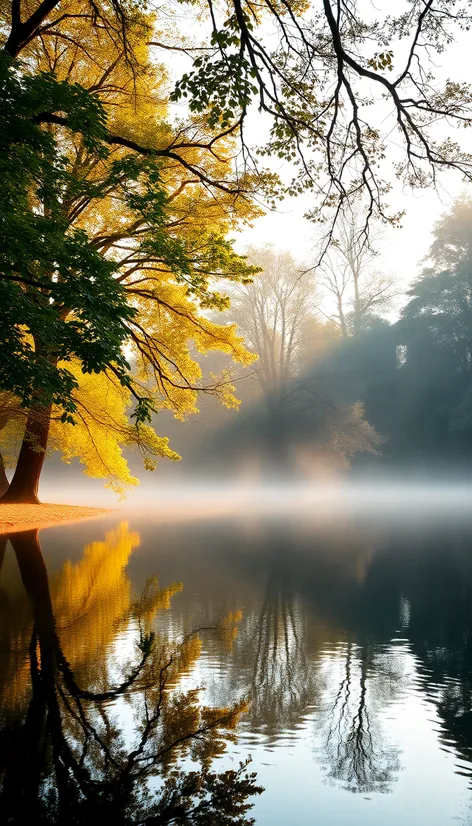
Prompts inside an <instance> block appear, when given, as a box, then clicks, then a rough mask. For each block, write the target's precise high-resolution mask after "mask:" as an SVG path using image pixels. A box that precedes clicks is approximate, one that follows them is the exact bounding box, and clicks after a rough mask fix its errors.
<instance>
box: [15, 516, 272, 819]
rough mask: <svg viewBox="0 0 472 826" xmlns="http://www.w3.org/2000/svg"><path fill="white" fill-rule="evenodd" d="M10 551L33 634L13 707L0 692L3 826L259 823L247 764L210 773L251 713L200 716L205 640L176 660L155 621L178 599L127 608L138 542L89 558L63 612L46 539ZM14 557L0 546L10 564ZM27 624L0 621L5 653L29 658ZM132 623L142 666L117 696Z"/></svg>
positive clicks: (128, 537) (31, 537)
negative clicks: (127, 712) (187, 681)
mask: <svg viewBox="0 0 472 826" xmlns="http://www.w3.org/2000/svg"><path fill="white" fill-rule="evenodd" d="M9 540H10V542H11V545H12V547H13V550H14V553H15V556H16V560H17V563H18V568H19V571H20V575H21V580H22V583H23V586H24V592H25V594H26V595H27V600H28V602H29V607H30V612H31V622H30V624H29V629H28V637H29V638H28V640H27V658H26V661H27V665H28V670H29V679H28V680H27V676H28V675H27V672H26V671H25V667H24V663H23V661H22V660H20V661H18V658H17V657H16V658H15V657H13V660H11V661H10V662H9V663H8V667H9V671H10V674H9V676H10V677H11V682H12V684H13V685H14V686H15V690H16V693H17V696H16V697H12V696H11V694H10V696H9V683H8V682H7V681H4V682H2V683H1V684H0V685H1V687H2V717H3V719H2V731H1V733H0V780H1V789H0V808H1V811H2V822H3V823H5V824H24V823H34V824H42V823H44V824H53V823H54V824H55V823H57V824H82V823H86V822H87V821H91V822H100V823H101V824H103V826H106V825H107V824H110V826H111V824H113V826H120V824H123V826H124V824H127V826H131V824H138V823H139V824H148V825H149V826H152V824H156V826H157V824H173V823H175V824H177V823H178V824H207V825H208V826H213V824H215V826H216V824H218V826H220V824H221V826H224V825H225V824H228V826H229V825H230V824H241V826H244V825H246V826H247V824H250V823H252V822H253V821H252V819H251V818H249V817H248V811H249V809H250V808H251V805H252V804H251V803H250V802H248V798H249V797H250V796H251V795H254V794H258V793H260V792H261V791H262V790H261V789H260V788H259V787H257V786H256V783H255V775H254V774H249V773H248V772H247V771H246V765H247V764H241V765H240V767H239V768H238V769H236V770H231V771H226V772H221V773H216V772H214V771H212V770H211V764H212V761H213V759H214V758H215V757H217V756H219V755H221V754H222V753H223V752H224V750H225V744H226V741H227V740H228V739H234V737H235V733H234V732H235V726H236V724H237V721H238V718H239V716H240V714H241V712H242V711H243V710H244V708H245V707H244V705H243V704H239V705H236V706H234V707H232V708H217V709H214V708H208V707H204V706H202V705H201V703H200V701H199V693H198V691H195V690H192V691H187V692H183V691H182V690H180V689H179V680H180V678H181V676H182V674H184V673H185V671H186V670H188V669H189V668H190V667H191V665H192V663H193V662H195V661H196V659H197V658H198V656H199V653H200V640H199V637H198V634H197V633H194V634H190V635H189V636H188V637H187V638H186V639H184V640H183V642H181V643H180V644H179V645H175V646H174V647H173V648H172V647H170V646H169V645H165V644H164V643H162V642H161V641H160V640H158V639H157V638H156V635H155V633H154V632H153V631H152V620H153V618H154V615H155V613H156V611H157V610H159V609H160V608H162V607H165V606H166V605H167V604H168V603H169V599H170V597H171V595H172V593H175V590H177V589H178V586H173V587H171V588H170V589H163V590H159V589H158V587H157V583H156V581H155V580H153V581H151V582H150V583H149V584H148V586H147V588H146V590H145V592H144V593H143V595H142V598H141V599H140V600H139V601H137V602H132V601H131V599H130V590H129V583H128V581H127V578H126V576H125V574H124V565H125V564H126V561H127V556H129V553H130V552H131V550H132V547H133V545H135V544H136V543H137V542H138V541H139V537H137V535H136V534H134V535H132V534H129V532H128V531H127V528H126V526H121V528H120V529H119V531H118V532H112V533H111V534H109V535H108V536H107V542H105V543H94V544H93V545H92V546H89V548H88V549H87V550H86V552H85V554H84V557H83V559H82V560H81V562H80V563H79V564H78V565H77V566H71V565H70V563H69V564H68V565H66V566H65V569H64V570H63V572H62V574H61V577H62V585H63V587H62V588H59V590H58V591H57V592H56V597H55V599H53V598H52V596H51V592H52V591H53V590H54V589H51V588H50V585H49V579H48V573H47V569H46V566H45V563H44V560H43V557H42V554H41V549H40V545H39V540H38V533H37V531H25V532H22V533H13V534H11V535H10V536H9ZM5 547H6V542H5V541H2V543H1V544H0V552H1V555H2V556H1V559H2V561H3V557H4V554H5ZM120 555H121V556H120ZM114 566H115V567H114ZM113 567H114V574H113ZM67 583H68V588H67V587H66V584H67ZM104 597H105V598H104ZM68 599H69V602H68V601H67V600H68ZM16 608H18V606H16ZM18 616H20V617H24V614H23V611H18V610H15V612H14V613H13V612H12V613H11V614H10V619H11V620H12V621H11V623H8V615H7V614H6V612H5V611H3V612H2V617H1V630H2V636H3V643H2V653H3V652H5V650H6V651H7V652H8V651H10V652H11V650H13V651H15V650H16V652H17V653H18V652H19V651H20V650H21V642H22V640H23V641H24V640H25V634H26V629H25V626H24V622H23V623H22V624H21V625H20V626H19V627H18V626H17V627H15V619H16V617H18ZM58 616H59V617H60V618H61V623H60V626H59V623H58ZM130 619H131V620H132V621H134V623H135V625H136V628H137V629H138V631H139V633H138V642H137V649H136V655H135V656H134V657H133V660H132V662H130V663H127V664H126V667H125V669H124V670H123V673H122V674H121V677H120V678H119V679H118V680H117V681H116V683H115V684H114V685H110V678H109V676H108V673H107V667H108V666H104V664H103V658H104V657H105V655H106V654H107V653H109V651H108V652H107V649H106V645H105V643H106V642H107V641H108V643H110V642H111V641H112V640H113V638H114V635H115V633H116V631H117V628H118V627H119V626H120V625H121V627H125V626H126V623H128V624H129V622H130ZM61 627H62V631H61ZM87 631H88V632H90V638H91V641H90V645H91V648H90V652H91V655H90V658H89V662H87V638H86V637H84V634H86V633H87ZM77 632H78V633H79V635H80V637H79V636H77ZM225 632H226V633H227V629H225ZM63 640H64V642H63ZM67 641H68V655H66V650H67ZM97 653H98V654H99V655H100V656H99V658H98V660H97ZM74 661H75V663H76V664H77V666H78V670H79V671H82V672H83V674H85V675H86V677H87V679H86V680H85V682H84V683H82V682H81V681H79V679H78V678H77V677H76V672H75V668H74V665H73V664H74ZM84 666H86V667H84ZM15 671H16V673H15ZM27 683H29V685H28V684H27ZM8 700H9V701H10V702H6V701H8ZM120 704H121V707H124V705H131V708H132V710H133V715H134V718H135V726H134V731H133V732H132V733H129V734H128V735H127V734H126V733H125V730H124V728H123V726H122V725H120V720H119V718H120ZM185 757H188V758H190V759H191V761H192V771H188V772H184V771H182V769H179V768H178V767H177V761H179V762H180V761H182V759H184V758H185Z"/></svg>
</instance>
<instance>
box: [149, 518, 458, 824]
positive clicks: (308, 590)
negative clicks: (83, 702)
mask: <svg viewBox="0 0 472 826" xmlns="http://www.w3.org/2000/svg"><path fill="white" fill-rule="evenodd" d="M164 532H165V537H166V545H167V546H168V547H169V548H171V549H172V554H171V553H170V552H169V555H168V556H166V557H165V558H164V559H162V560H161V561H162V563H163V570H165V572H166V577H167V578H168V579H169V578H171V577H172V576H173V575H174V573H175V572H178V571H186V572H187V574H188V581H189V583H191V584H190V587H189V588H187V587H186V589H185V591H184V592H183V594H182V596H181V597H180V596H179V600H178V603H175V605H173V606H172V607H171V611H170V614H171V617H172V625H173V627H175V626H176V625H177V627H178V626H179V624H183V623H185V622H187V623H188V622H189V620H191V622H193V623H196V624H198V623H199V622H207V621H209V622H211V621H214V620H215V618H216V617H217V616H218V613H219V612H220V611H221V610H222V607H223V606H225V605H228V604H233V605H236V604H237V605H238V607H239V608H241V610H242V614H243V621H242V623H241V627H240V630H239V632H238V635H237V638H236V639H235V643H234V647H233V650H232V652H231V655H229V654H228V653H227V652H226V653H225V652H224V651H222V650H221V649H218V647H217V646H216V645H212V646H209V647H208V648H207V649H206V652H205V658H204V661H203V664H202V669H201V670H200V671H199V678H200V679H202V680H203V682H205V684H208V686H209V688H208V696H209V697H210V698H211V700H212V702H219V703H221V702H228V701H230V700H232V699H235V698H236V697H238V696H241V695H246V696H249V697H250V698H251V700H252V702H251V705H250V708H249V712H248V714H247V715H246V716H245V717H244V719H243V721H242V728H243V737H242V742H243V743H244V744H245V746H246V747H247V748H248V749H249V750H251V751H253V753H254V752H255V753H257V755H258V757H257V760H259V761H261V765H264V763H263V762H262V761H263V760H264V759H268V758H264V757H263V754H262V751H261V749H264V750H270V751H271V755H275V756H274V757H272V756H271V758H270V760H271V761H275V763H271V765H275V764H277V761H278V760H280V761H281V764H282V757H280V758H279V757H278V756H277V753H276V752H279V751H280V752H282V750H287V753H288V750H290V755H291V759H293V761H294V765H296V764H297V762H298V763H299V764H300V766H301V764H302V756H301V754H300V749H301V748H302V745H303V744H305V743H307V742H309V743H310V747H311V759H312V761H313V767H314V766H315V765H316V764H318V766H319V767H320V769H321V770H322V778H323V782H324V784H325V785H327V786H328V787H332V788H333V789H335V790H340V789H342V790H344V791H348V792H353V793H357V796H358V797H360V798H362V799H364V797H365V798H370V797H371V796H372V795H385V793H387V792H390V793H394V795H395V794H397V788H399V791H398V793H399V794H400V793H401V788H402V787H403V788H404V787H405V782H409V781H408V779H406V781H405V776H404V773H405V770H406V771H407V773H408V774H409V776H410V777H413V775H414V771H413V768H412V764H413V762H416V764H417V766H416V768H415V771H417V772H418V775H419V782H420V784H421V783H423V784H424V787H425V788H426V787H427V784H428V775H431V776H433V775H434V773H435V772H437V773H438V774H439V776H440V778H441V782H444V784H445V786H448V785H449V787H450V788H451V796H452V797H454V796H456V797H457V791H458V788H459V787H458V786H456V785H455V784H454V783H453V781H452V777H451V774H452V773H453V772H456V774H457V775H460V774H461V773H462V774H465V775H466V776H467V778H469V777H470V776H471V762H472V726H471V722H472V705H471V701H472V694H471V688H472V686H471V678H472V656H471V654H472V650H471V640H472V637H471V632H472V624H471V620H472V615H471V609H472V590H471V588H472V553H471V539H472V530H471V525H470V521H469V520H467V519H466V520H462V521H459V520H455V521H452V520H451V521H449V522H448V521H447V520H445V521H444V523H443V524H442V525H440V524H438V522H437V521H436V523H435V524H434V525H433V526H432V525H429V526H428V523H427V522H425V521H424V520H419V521H418V522H415V521H414V520H413V521H410V522H409V523H408V522H407V521H406V520H405V522H404V523H403V524H402V523H401V522H400V523H399V522H398V521H395V522H393V523H392V522H391V523H390V524H385V523H382V522H380V521H376V520H375V519H370V520H368V521H367V520H364V521H359V520H358V521H356V520H355V519H351V520H347V519H342V518H339V519H338V520H337V521H336V522H335V523H333V522H330V523H329V524H326V523H318V524H315V523H314V522H313V521H312V522H310V520H308V519H305V520H301V519H300V518H299V517H298V515H297V518H293V519H286V518H283V519H282V518H281V519H278V520H273V519H270V520H267V519H262V520H259V521H257V520H256V519H253V520H252V521H251V523H250V524H249V523H246V524H245V525H243V526H241V525H240V524H236V523H235V522H233V521H232V520H227V521H226V522H223V521H221V520H220V521H214V522H211V523H210V522H209V523H196V522H195V523H192V524H191V525H187V526H186V525H180V526H178V527H176V526H167V527H165V528H164ZM202 557H203V560H202ZM199 563H200V564H199ZM422 727H423V728H422ZM425 729H427V731H426V734H427V737H428V740H427V742H428V746H427V747H426V745H424V743H426V739H425ZM415 738H417V739H415ZM442 749H444V759H443V758H442V757H441V754H442V751H441V750H442ZM255 761H256V758H255ZM418 761H419V763H418ZM441 761H442V762H441ZM256 762H257V761H256ZM284 765H285V764H284ZM441 766H442V768H441ZM313 770H314V768H313ZM441 772H444V773H445V775H447V780H446V779H445V776H442V775H441ZM264 785H265V786H266V792H265V795H264V796H263V799H262V800H261V801H260V803H258V804H257V806H256V814H257V815H258V820H257V822H258V823H259V822H260V823H264V824H265V823H271V820H270V818H269V816H268V815H267V816H266V815H265V811H266V810H265V809H264V800H267V798H268V797H270V795H271V794H275V789H273V790H271V788H270V786H268V784H267V781H266V778H265V777H264ZM315 789H316V790H314V791H313V797H312V805H313V806H315V804H316V799H317V795H319V794H320V789H319V787H316V785H315ZM463 791H464V793H466V791H467V784H465V785H464V786H463ZM416 793H418V794H419V793H420V792H419V790H417V789H415V788H412V789H410V794H411V795H412V798H414V795H415V794H416ZM435 794H436V793H435V791H434V790H433V791H432V792H431V803H430V804H429V805H430V806H431V811H430V812H429V814H428V818H429V820H430V822H438V823H441V824H443V823H446V822H449V820H448V819H447V818H446V819H445V817H444V810H441V809H440V807H439V801H438V796H437V795H439V792H438V793H437V795H436V797H435ZM394 795H393V796H394ZM443 796H444V789H443ZM389 797H390V795H389ZM335 800H336V798H334V797H333V806H335V803H334V801H335ZM433 801H434V802H433ZM294 805H295V807H296V806H297V805H298V801H294ZM347 805H348V804H347V803H346V806H347ZM385 805H387V804H385ZM389 805H390V804H389ZM444 805H446V803H444ZM449 805H450V808H449V812H448V818H450V822H451V823H452V822H453V818H454V817H455V816H456V815H457V811H455V808H454V807H455V806H456V804H455V803H450V804H449ZM457 805H458V804H457ZM435 808H436V809H437V812H435V811H434V809H435ZM267 811H268V809H267ZM330 811H331V810H330V809H329V807H328V809H327V810H326V813H325V815H324V819H323V815H321V821H320V822H321V823H322V824H325V823H329V822H330V817H331V816H332V815H329V812H330ZM346 811H347V810H346ZM381 811H382V817H384V816H385V811H386V810H384V809H382V810H381ZM393 811H394V810H393V809H392V821H391V822H392V823H397V822H398V812H397V814H396V815H395V816H394V815H393ZM346 816H347V815H346ZM349 817H350V818H351V819H350V820H349V822H356V823H357V821H352V814H351V813H350V815H349ZM425 817H426V815H425ZM441 818H442V820H441ZM293 822H297V823H298V822H300V823H303V822H304V820H303V817H302V816H301V815H299V817H298V819H297V818H296V817H295V815H294V820H293ZM339 822H340V823H343V822H344V821H342V820H341V821H339ZM359 822H362V819H359ZM369 822H370V821H369ZM385 822H390V821H387V820H386V821H385ZM405 822H406V823H410V822H411V823H416V822H417V820H416V817H415V816H414V815H413V810H412V815H411V820H406V821H405Z"/></svg>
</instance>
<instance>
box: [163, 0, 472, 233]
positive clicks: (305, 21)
mask: <svg viewBox="0 0 472 826" xmlns="http://www.w3.org/2000/svg"><path fill="white" fill-rule="evenodd" d="M208 5H209V10H210V17H211V27H212V37H211V42H210V44H208V43H206V44H205V45H206V47H207V48H206V49H205V50H204V52H203V54H201V53H200V54H198V56H197V57H196V58H195V60H194V63H193V68H192V70H191V71H190V72H188V73H186V74H184V76H183V77H182V78H181V80H180V81H179V83H178V84H177V88H176V93H175V97H176V99H180V97H181V96H182V95H183V96H186V97H187V98H188V100H189V103H190V106H191V107H192V108H193V109H194V110H196V111H206V110H207V108H208V106H210V107H211V109H210V111H211V118H212V123H214V124H215V125H216V124H220V125H221V126H223V125H228V124H233V123H236V124H238V126H240V127H241V128H242V126H243V124H244V121H245V118H246V117H247V115H248V112H249V110H250V104H251V102H252V101H255V102H257V104H258V106H259V108H260V109H261V110H262V111H264V112H266V113H268V114H269V116H270V118H271V124H272V127H271V134H270V138H269V140H268V142H267V145H266V146H265V147H263V148H262V150H261V154H262V155H268V156H274V155H275V156H277V157H279V158H282V159H284V160H287V161H289V162H290V163H295V165H296V167H297V170H296V174H295V177H294V179H293V181H292V182H291V184H290V185H289V187H288V190H289V191H290V192H291V193H293V194H298V193H299V192H301V191H303V190H308V191H311V192H313V193H314V194H315V195H316V202H315V204H314V206H313V209H312V211H311V215H312V217H313V218H314V219H315V220H320V219H321V220H323V211H324V208H325V207H329V208H331V207H333V206H334V222H331V223H330V231H328V233H327V238H326V246H325V248H327V247H328V245H329V243H330V240H331V237H332V230H333V227H334V225H335V223H336V219H337V217H338V216H339V214H340V212H341V211H342V210H344V209H345V208H346V207H348V206H349V204H351V203H353V202H355V201H356V200H357V199H358V197H359V196H360V195H361V196H362V197H363V204H364V207H365V224H364V239H365V240H367V239H368V235H369V224H370V219H371V218H372V217H378V218H380V219H381V220H382V221H390V222H392V223H394V224H396V223H398V221H399V220H400V218H401V213H400V214H398V213H396V214H392V213H391V212H390V211H389V210H388V206H387V195H388V192H389V191H390V189H391V183H390V182H391V180H392V179H393V178H395V177H398V178H399V179H400V180H402V182H403V183H404V184H405V185H406V186H407V187H412V188H415V187H426V186H434V185H435V184H436V181H437V177H438V175H439V174H440V173H441V172H442V171H444V170H450V169H452V170H456V171H458V172H460V174H462V175H465V177H466V179H467V180H470V179H471V176H472V167H471V161H470V155H469V154H468V151H467V144H466V145H465V147H464V146H462V145H461V144H460V143H459V138H457V139H456V140H454V139H453V138H452V137H451V133H452V131H453V130H457V131H456V134H458V135H460V130H461V129H462V128H463V127H464V126H465V127H468V126H469V125H470V123H471V95H470V89H469V86H468V84H467V83H463V82H462V81H460V80H459V81H455V80H451V79H447V80H446V81H445V82H441V80H440V79H438V78H437V77H435V69H436V67H435V66H434V64H433V61H432V58H430V49H434V51H435V53H437V52H441V53H443V52H444V51H447V48H448V46H449V45H450V44H451V43H453V42H454V37H455V35H456V34H457V33H459V32H460V31H461V30H462V31H468V26H469V24H470V14H469V11H468V8H467V7H464V6H463V5H462V4H461V3H460V2H459V0H453V2H452V4H451V3H449V2H448V0H426V1H425V2H424V0H413V2H411V3H410V4H408V7H407V8H406V10H404V11H402V12H400V13H399V14H398V15H392V14H391V13H390V10H389V9H387V10H386V11H385V14H384V15H383V16H381V17H379V18H373V19H372V18H369V19H366V17H364V14H363V12H364V7H363V4H361V3H360V2H357V0H323V2H322V3H320V7H319V8H318V7H316V8H314V9H312V8H307V7H306V5H305V4H304V3H300V2H298V0H292V2H287V3H284V4H283V5H282V6H280V5H278V4H275V5H274V4H272V3H270V2H264V3H262V4H261V6H260V7H259V8H258V12H257V14H256V13H255V12H254V9H253V7H252V5H251V4H250V3H249V2H244V0H233V2H232V3H230V5H229V8H228V7H225V8H224V9H221V10H220V9H219V8H217V7H216V5H215V4H214V3H213V2H212V0H209V4H208ZM274 32H275V34H276V37H275V38H274V37H273V36H272V35H273V33H274ZM274 42H275V44H276V45H275V46H274V45H273V44H274ZM373 43H375V46H373ZM209 46H210V48H209ZM211 47H213V48H211ZM375 48H376V49H377V50H376V51H374V49H375ZM388 115H390V117H389V118H388ZM441 122H442V123H445V122H447V129H448V131H447V134H446V135H445V136H444V135H443V134H442V133H441V131H440V129H438V125H439V123H441ZM436 130H438V131H436ZM387 140H388V141H395V142H396V143H397V144H398V146H399V151H398V152H387Z"/></svg>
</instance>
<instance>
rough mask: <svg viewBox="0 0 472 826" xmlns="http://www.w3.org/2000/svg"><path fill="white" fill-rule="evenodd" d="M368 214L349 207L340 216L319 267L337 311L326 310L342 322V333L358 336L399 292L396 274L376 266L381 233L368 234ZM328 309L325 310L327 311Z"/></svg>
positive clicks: (320, 279)
mask: <svg viewBox="0 0 472 826" xmlns="http://www.w3.org/2000/svg"><path fill="white" fill-rule="evenodd" d="M364 221H365V216H364V215H362V214H361V213H360V212H359V211H356V210H353V209H349V210H347V211H346V212H344V213H343V215H342V217H340V218H339V219H338V223H337V227H336V236H335V237H334V238H333V242H332V244H331V246H330V248H329V252H328V253H327V254H326V255H325V256H324V258H323V260H322V261H321V264H320V266H319V267H318V268H317V273H318V283H319V285H320V287H321V288H322V291H323V292H324V294H325V295H326V296H327V297H328V299H329V300H330V301H331V302H332V303H334V312H333V313H332V314H330V313H329V310H328V311H327V312H326V315H328V317H330V318H332V317H334V318H335V319H336V321H337V322H338V323H339V326H340V328H341V332H342V335H343V336H344V338H348V337H349V336H350V335H358V334H359V333H360V332H361V331H362V329H363V328H364V327H365V324H366V321H367V319H368V318H369V317H370V316H372V315H373V314H377V313H379V312H380V313H381V312H382V311H385V310H387V309H389V308H390V307H391V306H392V305H393V304H394V301H395V298H396V296H397V295H398V292H399V291H398V285H397V284H396V281H395V277H394V276H393V275H390V274H388V273H383V272H381V271H380V270H379V269H378V268H376V266H375V263H376V259H377V255H378V253H377V250H376V248H375V242H376V241H377V242H378V241H379V240H380V237H381V234H380V233H379V232H377V233H374V232H371V237H370V239H369V243H367V242H366V238H365V233H364ZM323 312H324V311H323Z"/></svg>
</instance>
